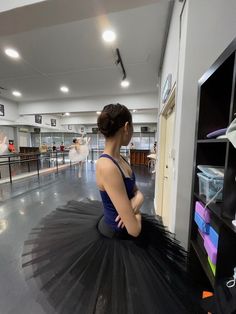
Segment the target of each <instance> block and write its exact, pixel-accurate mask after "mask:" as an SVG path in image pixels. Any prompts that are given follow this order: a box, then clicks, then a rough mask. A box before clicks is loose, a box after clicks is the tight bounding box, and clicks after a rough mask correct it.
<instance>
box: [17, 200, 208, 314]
mask: <svg viewBox="0 0 236 314" xmlns="http://www.w3.org/2000/svg"><path fill="white" fill-rule="evenodd" d="M102 217H103V208H102V204H101V203H100V202H98V201H90V200H87V201H86V202H76V201H70V202H69V203H68V204H67V205H65V206H62V207H60V208H58V209H57V210H55V211H53V212H52V213H51V214H50V215H48V216H46V217H45V218H43V220H42V221H41V223H40V225H39V226H38V227H37V228H35V229H33V230H32V233H31V235H30V238H29V239H28V240H27V241H26V243H25V251H24V253H23V267H24V270H25V273H26V276H27V278H28V282H29V283H30V282H31V281H34V283H35V282H36V281H35V280H37V287H36V289H35V290H36V291H35V293H37V299H38V301H39V302H40V303H41V304H42V305H43V307H44V309H45V311H46V312H47V311H48V312H49V308H50V309H51V308H53V309H55V311H56V313H63V314H70V313H71V314H72V313H73V314H76V313H79V314H154V313H155V314H157V313H160V314H172V313H173V314H178V313H179V314H180V313H181V314H184V313H191V314H194V313H196V314H199V313H205V312H204V311H203V310H202V309H201V308H200V305H199V301H198V299H197V298H195V297H194V292H195V287H194V285H192V284H191V281H190V280H189V278H188V276H187V273H186V271H185V266H186V254H185V252H184V250H183V249H182V248H181V246H180V245H179V244H178V243H177V242H176V241H175V239H174V238H173V235H172V234H170V233H169V232H167V231H166V229H165V228H164V227H163V225H162V223H161V222H160V221H159V220H158V219H156V218H155V217H152V216H147V215H143V218H142V232H141V234H140V236H139V237H137V238H133V237H131V236H129V235H128V234H127V233H124V234H123V235H122V236H119V234H115V235H114V237H113V238H108V237H106V236H105V235H104V234H101V232H100V231H99V230H98V228H97V226H98V223H99V221H100V219H101V218H102ZM40 292H42V293H40ZM47 304H50V305H51V307H48V306H47Z"/></svg>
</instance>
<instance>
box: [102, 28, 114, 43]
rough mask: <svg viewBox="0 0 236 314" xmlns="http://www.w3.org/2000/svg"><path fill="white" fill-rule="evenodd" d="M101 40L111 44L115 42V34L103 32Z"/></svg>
mask: <svg viewBox="0 0 236 314" xmlns="http://www.w3.org/2000/svg"><path fill="white" fill-rule="evenodd" d="M102 38H103V40H104V41H105V42H107V43H112V42H113V41H115V40H116V34H115V33H114V32H113V31H112V30H107V31H105V32H103V34H102Z"/></svg>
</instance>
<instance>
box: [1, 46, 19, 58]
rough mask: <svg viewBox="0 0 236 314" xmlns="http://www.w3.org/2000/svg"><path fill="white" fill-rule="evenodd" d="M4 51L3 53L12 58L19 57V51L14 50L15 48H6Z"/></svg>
mask: <svg viewBox="0 0 236 314" xmlns="http://www.w3.org/2000/svg"><path fill="white" fill-rule="evenodd" d="M4 51H5V54H6V55H7V56H8V57H10V58H12V59H19V58H20V55H19V52H18V51H16V50H15V49H12V48H6V49H5V50H4Z"/></svg>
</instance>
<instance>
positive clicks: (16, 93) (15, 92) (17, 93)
mask: <svg viewBox="0 0 236 314" xmlns="http://www.w3.org/2000/svg"><path fill="white" fill-rule="evenodd" d="M12 95H14V96H15V97H21V96H22V94H21V92H19V91H18V90H14V91H13V92H12Z"/></svg>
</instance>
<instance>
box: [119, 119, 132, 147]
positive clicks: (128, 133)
mask: <svg viewBox="0 0 236 314" xmlns="http://www.w3.org/2000/svg"><path fill="white" fill-rule="evenodd" d="M132 136H133V123H132V122H131V123H128V122H127V124H126V125H125V129H124V136H123V141H122V146H127V145H128V144H129V142H130V140H131V138H132Z"/></svg>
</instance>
